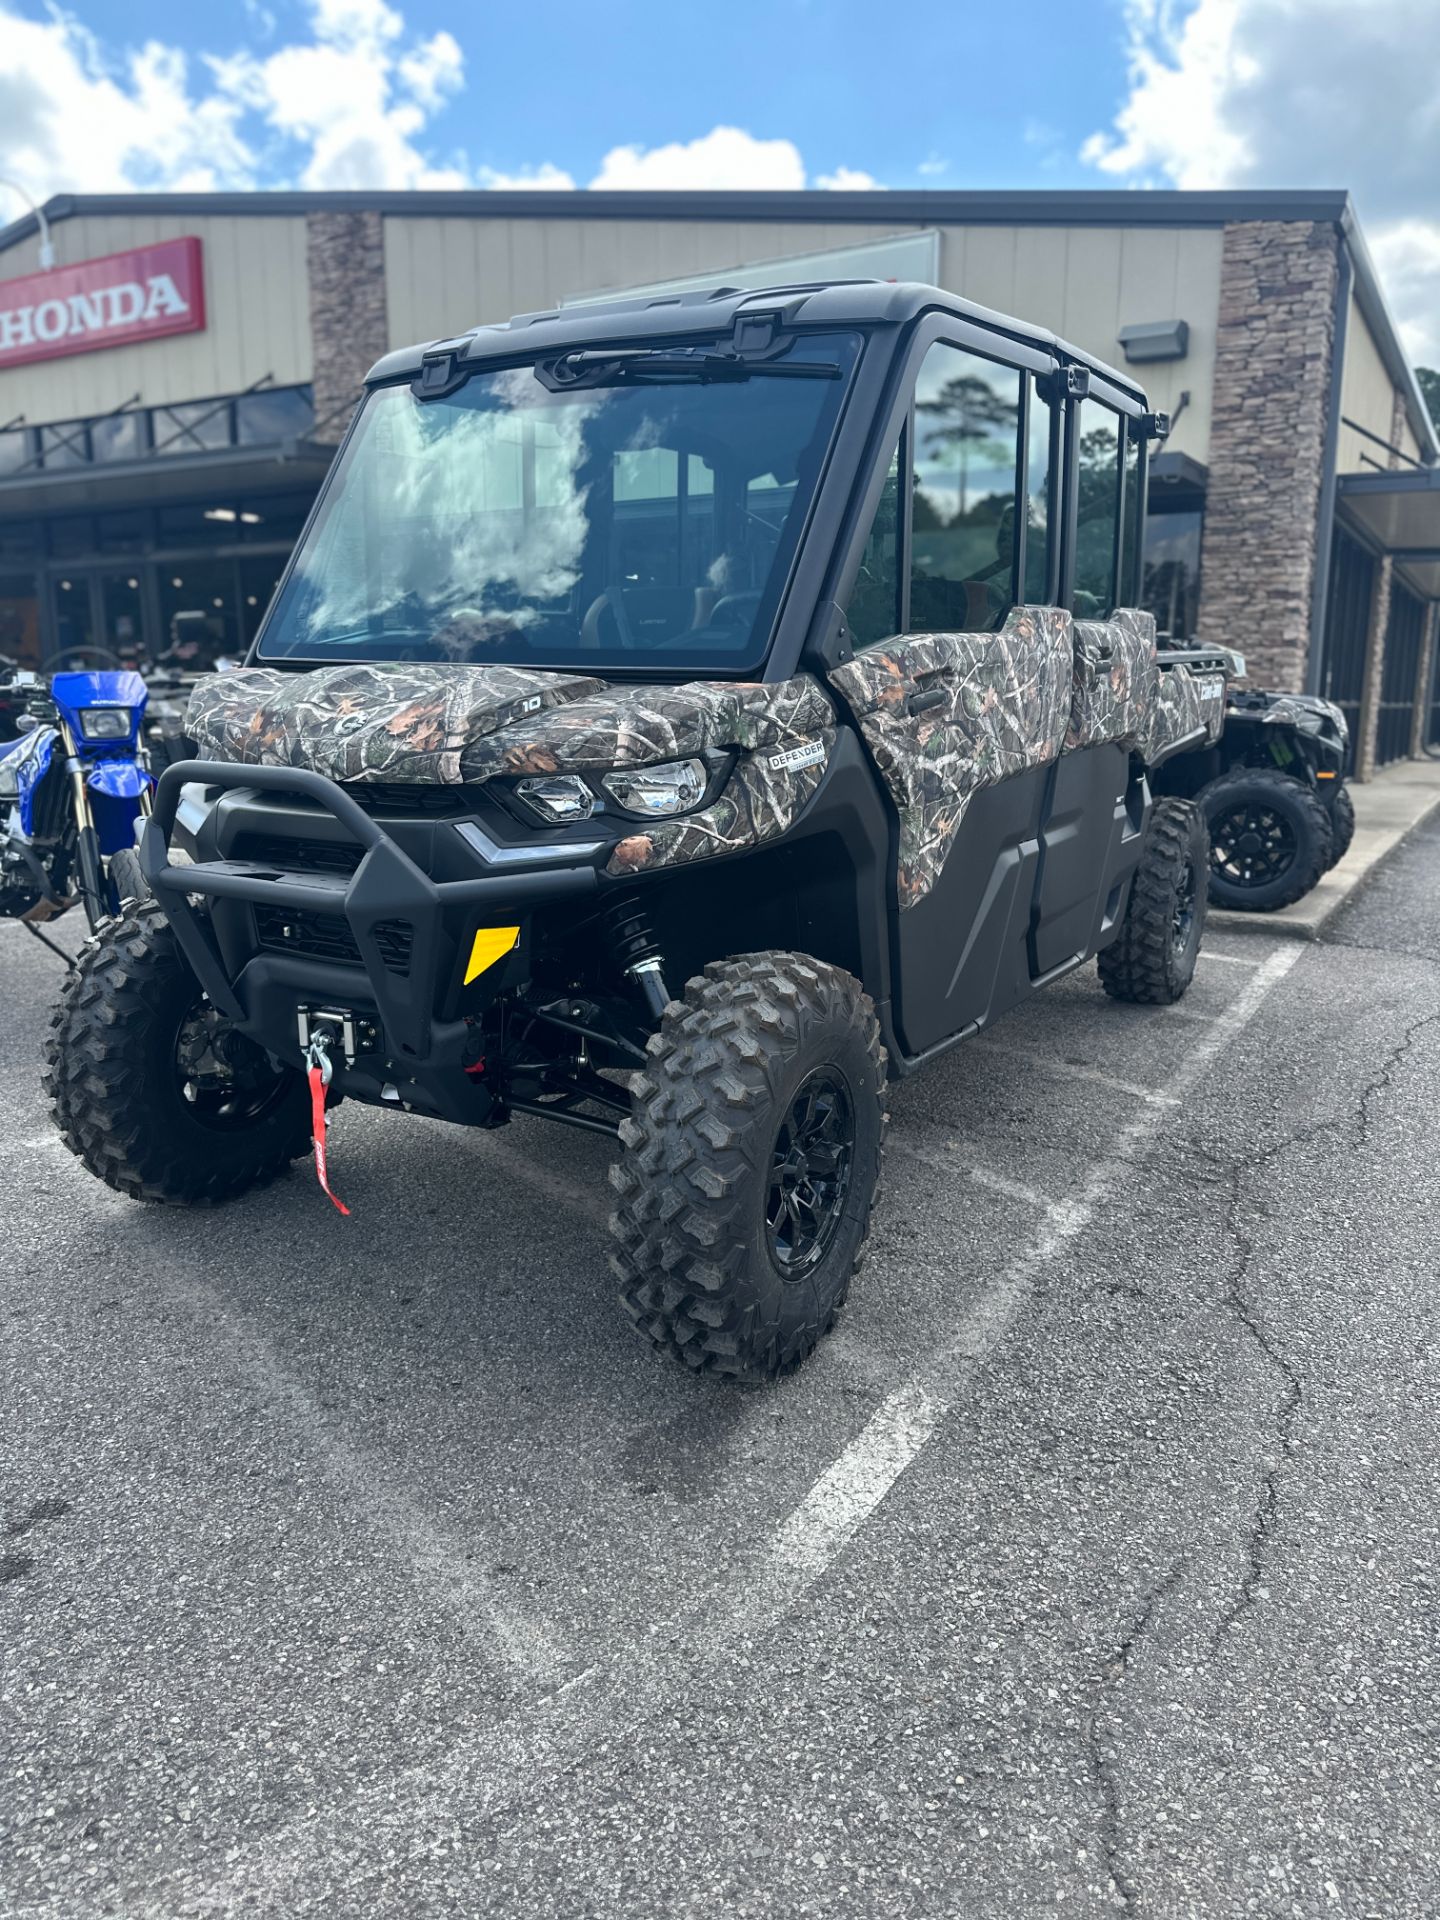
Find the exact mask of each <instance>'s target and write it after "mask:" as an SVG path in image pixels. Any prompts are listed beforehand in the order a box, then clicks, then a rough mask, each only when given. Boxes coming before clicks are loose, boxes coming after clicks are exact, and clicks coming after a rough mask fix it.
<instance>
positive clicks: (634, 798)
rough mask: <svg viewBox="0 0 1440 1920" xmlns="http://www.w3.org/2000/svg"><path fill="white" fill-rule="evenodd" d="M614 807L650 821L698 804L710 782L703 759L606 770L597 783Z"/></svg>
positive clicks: (686, 809)
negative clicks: (661, 765) (612, 771)
mask: <svg viewBox="0 0 1440 1920" xmlns="http://www.w3.org/2000/svg"><path fill="white" fill-rule="evenodd" d="M600 784H601V786H602V787H603V788H604V789H605V791H606V793H608V794H609V796H610V798H611V799H612V800H613V801H614V802H615V804H616V806H617V807H623V808H624V809H625V811H626V812H627V813H639V814H643V815H646V816H648V817H649V818H650V819H652V820H661V819H664V818H665V816H666V815H667V814H671V813H685V812H687V811H688V810H689V809H690V808H691V807H696V806H699V804H700V802H701V801H702V800H703V799H704V797H705V789H706V787H707V786H708V785H709V784H710V773H709V769H708V768H707V767H706V765H705V762H704V761H703V760H671V761H669V762H667V764H666V765H665V766H663V767H633V768H627V769H625V770H624V771H620V772H615V773H607V774H606V775H605V778H604V779H603V780H602V781H601V782H600Z"/></svg>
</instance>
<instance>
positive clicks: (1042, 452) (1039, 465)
mask: <svg viewBox="0 0 1440 1920" xmlns="http://www.w3.org/2000/svg"><path fill="white" fill-rule="evenodd" d="M1025 377H1026V380H1027V381H1028V382H1029V387H1030V396H1029V397H1030V419H1029V428H1028V432H1027V434H1026V439H1027V442H1028V449H1029V450H1028V453H1027V456H1026V465H1025V473H1026V478H1025V503H1026V531H1025V588H1024V592H1023V594H1022V596H1021V597H1022V599H1023V600H1024V602H1025V605H1026V606H1027V607H1043V606H1044V605H1045V604H1046V602H1047V601H1048V600H1049V598H1050V434H1051V422H1052V418H1053V416H1052V413H1051V409H1050V404H1049V402H1048V401H1047V400H1045V399H1044V398H1043V397H1042V395H1041V393H1040V387H1039V382H1038V381H1037V380H1036V378H1035V375H1034V374H1033V373H1030V374H1027V375H1026V376H1025Z"/></svg>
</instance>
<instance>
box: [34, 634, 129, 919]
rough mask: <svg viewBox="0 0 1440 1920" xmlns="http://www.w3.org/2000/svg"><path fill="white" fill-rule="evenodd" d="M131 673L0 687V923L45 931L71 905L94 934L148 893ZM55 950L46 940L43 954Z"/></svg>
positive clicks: (59, 676)
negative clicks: (128, 902)
mask: <svg viewBox="0 0 1440 1920" xmlns="http://www.w3.org/2000/svg"><path fill="white" fill-rule="evenodd" d="M145 702H146V689H145V682H144V681H143V680H142V679H141V678H140V675H139V674H138V673H131V672H121V673H57V674H56V675H55V676H54V678H53V679H52V680H51V681H50V682H49V683H48V685H47V683H46V681H45V680H44V678H43V677H42V676H41V675H39V674H35V673H27V672H23V671H19V670H16V671H11V672H9V673H6V674H4V675H3V676H0V711H4V712H6V713H7V714H8V724H9V725H10V726H15V727H18V728H19V729H20V730H21V738H19V739H18V740H15V741H12V742H6V741H3V740H0V917H4V918H7V919H11V920H19V921H21V922H22V923H23V924H24V925H25V926H26V927H28V928H29V930H30V932H32V933H34V934H35V935H36V936H37V937H38V938H40V939H42V940H44V939H45V936H44V935H43V934H42V933H40V924H39V923H40V922H42V921H45V920H53V919H54V918H55V917H56V915H58V914H61V913H64V912H65V911H66V910H67V908H69V907H73V906H74V905H75V903H76V901H77V900H78V901H79V902H80V904H81V905H82V906H83V907H84V909H85V918H86V919H87V920H88V921H89V922H90V925H91V927H92V928H94V927H97V926H98V925H99V924H100V922H101V921H102V920H103V919H105V917H106V916H107V915H108V914H112V913H114V912H115V911H116V910H117V909H118V907H119V905H120V902H121V901H122V900H125V899H129V898H131V897H132V896H134V897H138V896H139V895H141V894H143V893H144V891H145V882H144V879H143V876H142V875H141V872H140V862H139V860H138V858H137V857H136V853H135V822H136V819H137V818H138V817H139V816H140V815H141V814H147V813H148V812H149V811H150V792H151V787H152V784H153V782H152V780H151V776H150V771H149V768H148V765H147V763H146V756H145V749H144V747H143V745H142V744H141V728H142V724H143V721H144V717H145ZM50 944H51V942H49V941H46V945H47V946H48V945H50Z"/></svg>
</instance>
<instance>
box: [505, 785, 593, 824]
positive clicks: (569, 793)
mask: <svg viewBox="0 0 1440 1920" xmlns="http://www.w3.org/2000/svg"><path fill="white" fill-rule="evenodd" d="M515 792H516V794H517V795H518V796H519V798H520V799H521V800H522V801H523V802H524V803H525V805H526V806H527V807H528V808H529V809H530V811H531V812H532V813H534V814H537V815H538V816H539V817H540V819H542V820H544V821H545V822H547V824H549V825H551V826H563V825H564V824H565V823H566V822H567V821H570V820H588V819H589V818H590V816H591V814H592V813H594V811H595V796H594V794H593V793H592V792H591V791H590V789H589V787H587V786H586V784H585V782H584V781H583V780H582V779H581V778H580V776H579V775H578V774H574V773H533V774H530V775H529V776H528V777H527V778H526V779H524V780H517V781H516V783H515Z"/></svg>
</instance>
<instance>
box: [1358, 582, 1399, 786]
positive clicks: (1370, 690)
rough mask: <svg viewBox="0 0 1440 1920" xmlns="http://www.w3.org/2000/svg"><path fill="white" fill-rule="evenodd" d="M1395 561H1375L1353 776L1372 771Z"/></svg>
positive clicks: (1360, 777)
mask: <svg viewBox="0 0 1440 1920" xmlns="http://www.w3.org/2000/svg"><path fill="white" fill-rule="evenodd" d="M1394 580H1395V563H1394V561H1393V560H1392V559H1391V558H1390V556H1389V554H1388V553H1385V554H1381V556H1380V558H1379V559H1378V560H1377V561H1376V562H1375V591H1374V593H1373V594H1372V596H1371V600H1370V625H1369V627H1368V629H1367V631H1366V634H1365V679H1364V683H1363V687H1362V691H1361V694H1360V724H1359V726H1358V727H1357V728H1356V729H1355V738H1354V740H1353V741H1352V743H1351V751H1352V755H1353V758H1354V763H1355V778H1356V779H1357V780H1368V779H1369V778H1370V777H1371V775H1372V774H1373V773H1374V771H1375V742H1376V738H1377V736H1378V734H1379V731H1380V691H1381V688H1382V687H1383V686H1384V684H1385V638H1386V635H1387V634H1388V633H1389V631H1390V592H1391V588H1392V586H1393V584H1394Z"/></svg>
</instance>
